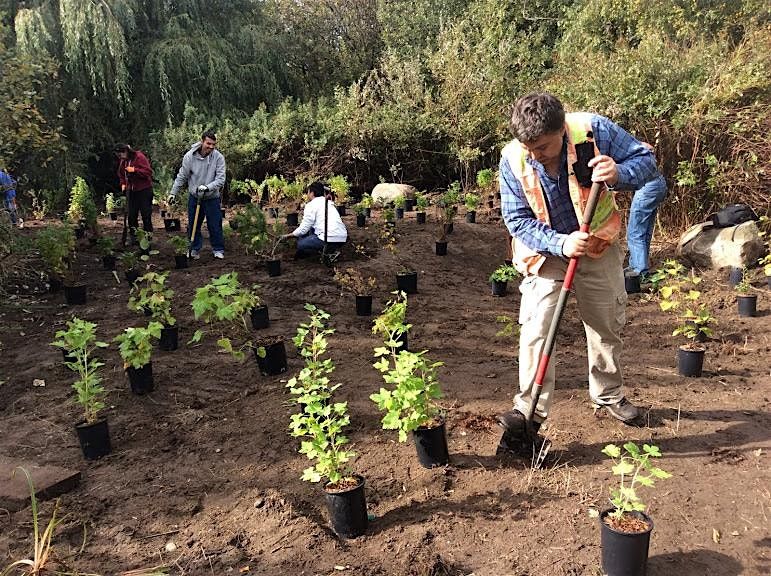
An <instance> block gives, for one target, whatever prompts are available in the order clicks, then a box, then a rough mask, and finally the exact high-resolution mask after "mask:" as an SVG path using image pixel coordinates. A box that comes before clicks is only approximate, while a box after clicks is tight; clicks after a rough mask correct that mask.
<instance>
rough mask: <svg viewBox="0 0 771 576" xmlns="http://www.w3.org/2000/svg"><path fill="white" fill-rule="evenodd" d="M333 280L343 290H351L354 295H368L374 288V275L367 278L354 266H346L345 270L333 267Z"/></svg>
mask: <svg viewBox="0 0 771 576" xmlns="http://www.w3.org/2000/svg"><path fill="white" fill-rule="evenodd" d="M335 282H337V283H338V284H340V287H341V288H343V289H344V290H349V291H350V292H353V293H354V294H355V295H356V296H369V295H371V294H372V291H373V290H374V289H375V286H376V282H375V277H374V276H369V277H367V278H365V277H364V275H363V274H362V273H361V272H359V271H358V270H356V269H355V268H346V269H345V271H340V270H337V269H335Z"/></svg>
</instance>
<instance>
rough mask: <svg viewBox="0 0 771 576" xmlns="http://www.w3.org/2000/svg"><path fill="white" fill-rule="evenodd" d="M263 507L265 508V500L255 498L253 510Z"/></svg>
mask: <svg viewBox="0 0 771 576" xmlns="http://www.w3.org/2000/svg"><path fill="white" fill-rule="evenodd" d="M263 506H265V498H257V500H255V501H254V507H255V508H262V507H263Z"/></svg>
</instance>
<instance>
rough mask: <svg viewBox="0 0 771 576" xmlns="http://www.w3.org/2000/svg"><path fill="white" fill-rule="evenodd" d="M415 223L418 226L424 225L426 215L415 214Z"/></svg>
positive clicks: (422, 213) (423, 213)
mask: <svg viewBox="0 0 771 576" xmlns="http://www.w3.org/2000/svg"><path fill="white" fill-rule="evenodd" d="M415 222H417V223H418V224H425V223H426V213H425V212H415Z"/></svg>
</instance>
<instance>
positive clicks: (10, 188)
mask: <svg viewBox="0 0 771 576" xmlns="http://www.w3.org/2000/svg"><path fill="white" fill-rule="evenodd" d="M0 191H2V193H3V207H4V208H5V209H6V210H7V211H8V215H9V216H10V217H11V224H13V225H14V226H16V225H17V224H19V223H20V222H19V216H18V215H17V213H16V180H14V179H13V177H12V176H11V175H10V174H8V172H6V171H5V170H0Z"/></svg>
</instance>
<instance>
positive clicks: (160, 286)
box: [128, 272, 177, 328]
mask: <svg viewBox="0 0 771 576" xmlns="http://www.w3.org/2000/svg"><path fill="white" fill-rule="evenodd" d="M168 276H169V273H168V272H163V273H160V274H159V273H157V272H148V273H146V274H145V275H144V276H140V277H139V278H138V279H137V281H136V282H135V283H134V286H133V287H132V288H131V296H130V297H129V301H128V307H129V310H134V311H135V312H142V313H144V312H149V313H150V317H151V318H152V319H153V321H155V322H160V323H161V324H162V325H163V327H164V328H169V327H171V326H174V324H176V323H177V320H176V318H174V316H173V314H172V313H171V299H172V297H173V296H174V290H172V289H171V288H169V287H168V286H167V285H166V280H167V278H168Z"/></svg>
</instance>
